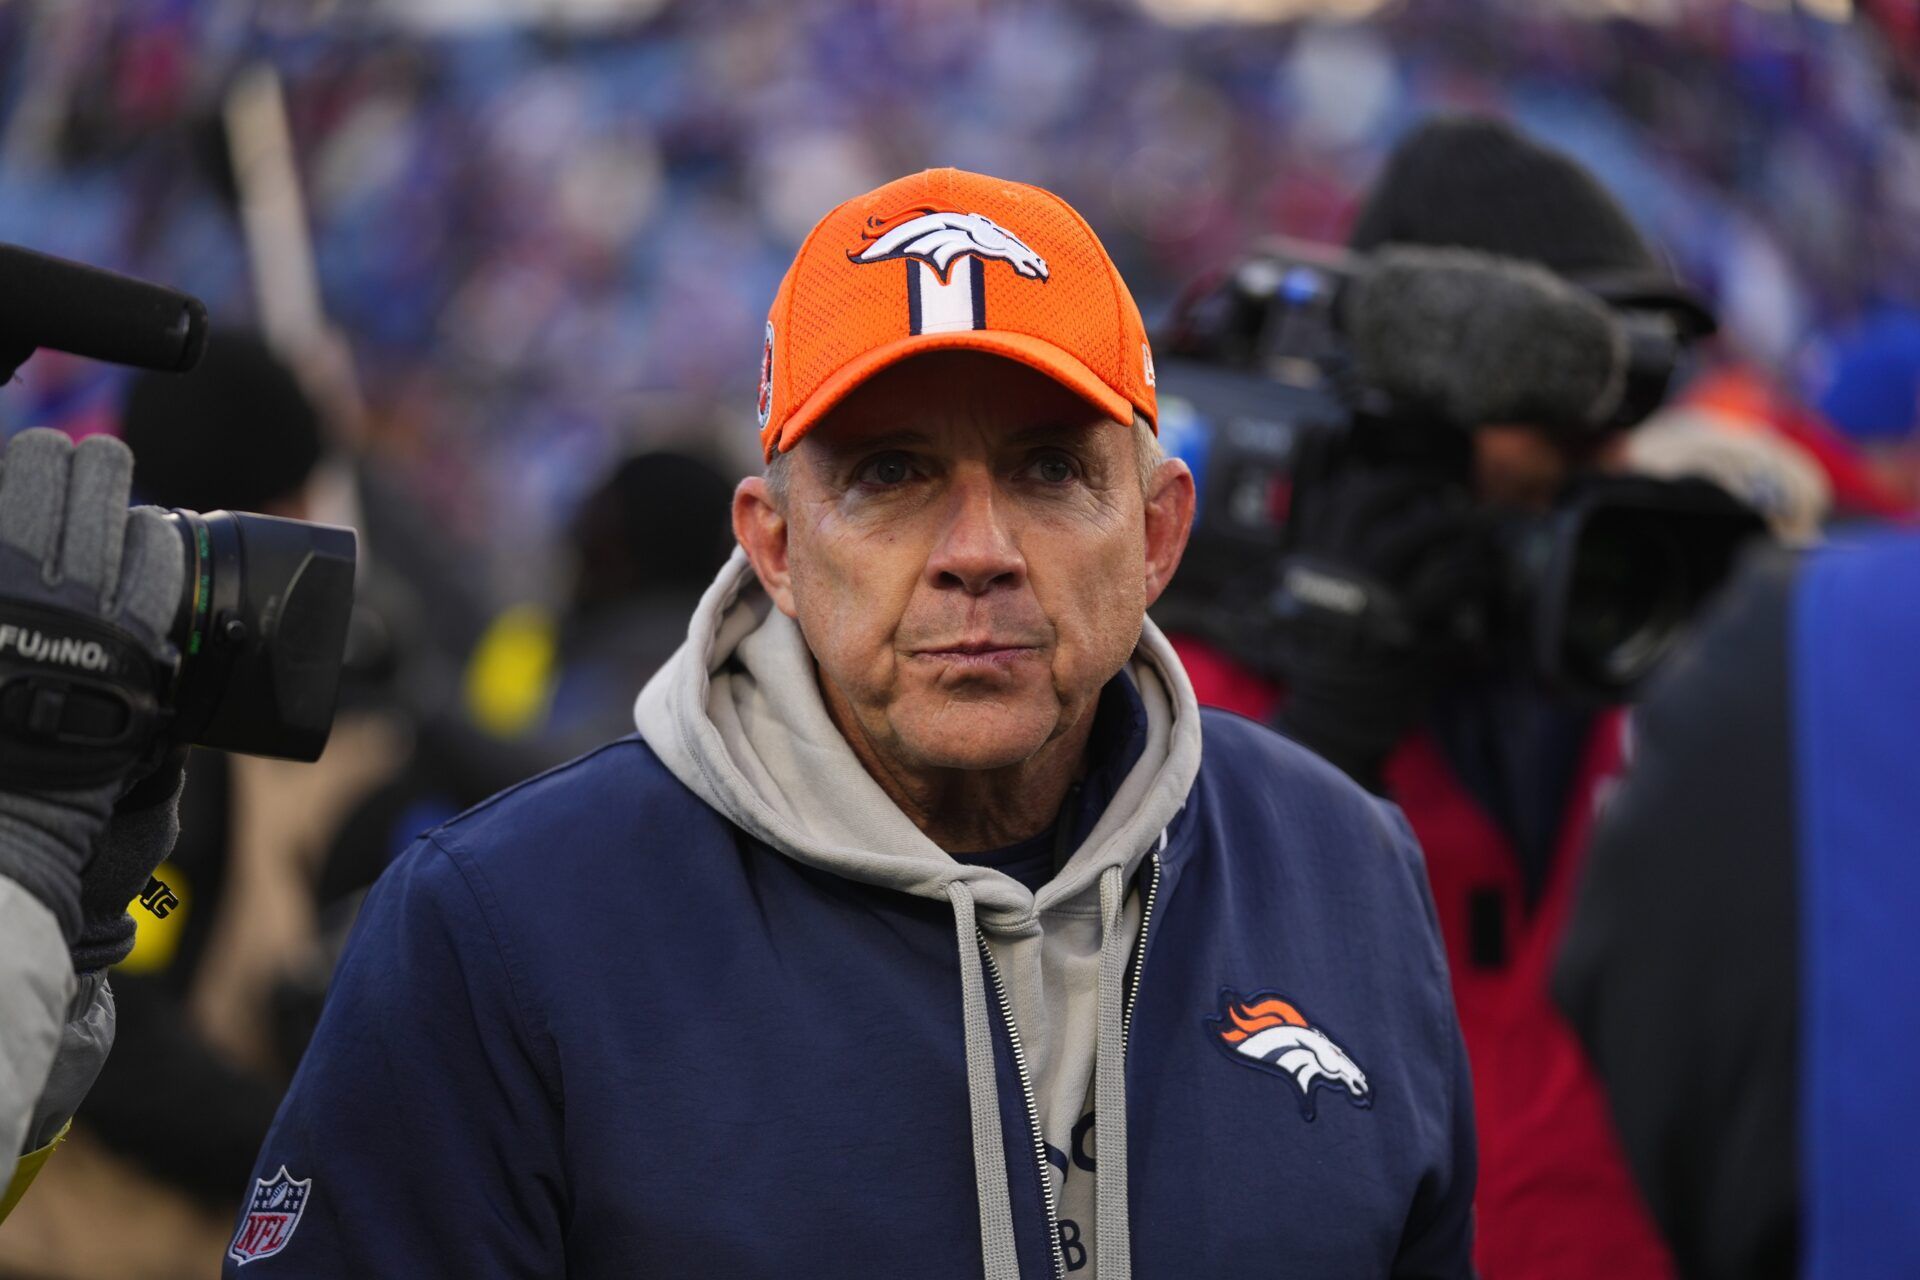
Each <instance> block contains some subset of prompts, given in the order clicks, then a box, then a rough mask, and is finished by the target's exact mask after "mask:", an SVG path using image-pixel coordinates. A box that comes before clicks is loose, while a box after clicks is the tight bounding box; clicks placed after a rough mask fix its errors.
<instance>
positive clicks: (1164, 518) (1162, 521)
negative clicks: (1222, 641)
mask: <svg viewBox="0 0 1920 1280" xmlns="http://www.w3.org/2000/svg"><path fill="white" fill-rule="evenodd" d="M1193 502H1194V496H1193V473H1192V472H1191V471H1189V470H1187V464H1186V463H1184V462H1182V461H1180V459H1178V458H1168V459H1167V460H1166V461H1164V462H1162V463H1161V464H1160V465H1159V466H1158V467H1156V468H1155V469H1154V472H1153V487H1152V488H1151V489H1150V490H1149V491H1148V493H1147V606H1148V607H1149V608H1151V607H1152V606H1153V603H1154V601H1156V600H1158V599H1159V598H1160V593H1161V592H1162V591H1165V590H1166V589H1167V584H1168V583H1169V582H1171V581H1173V571H1174V570H1175V569H1178V568H1179V567H1180V557H1181V555H1182V554H1184V553H1185V551H1186V549H1187V534H1188V533H1190V532H1192V530H1193Z"/></svg>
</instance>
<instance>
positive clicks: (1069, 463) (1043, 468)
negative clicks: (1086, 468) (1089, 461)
mask: <svg viewBox="0 0 1920 1280" xmlns="http://www.w3.org/2000/svg"><path fill="white" fill-rule="evenodd" d="M1027 469H1028V471H1029V472H1030V473H1031V474H1032V475H1033V477H1034V478H1035V479H1036V480H1039V481H1040V482H1041V483H1042V484H1066V483H1067V482H1068V481H1070V480H1072V479H1074V478H1075V477H1076V476H1078V475H1079V474H1080V468H1079V467H1078V466H1077V465H1075V463H1074V461H1073V459H1072V458H1069V457H1068V456H1067V455H1066V454H1064V453H1043V454H1041V455H1040V456H1039V457H1037V458H1035V459H1034V460H1033V461H1032V463H1030V464H1029V465H1028V468H1027Z"/></svg>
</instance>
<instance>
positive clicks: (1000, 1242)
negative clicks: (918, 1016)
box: [947, 880, 1020, 1280]
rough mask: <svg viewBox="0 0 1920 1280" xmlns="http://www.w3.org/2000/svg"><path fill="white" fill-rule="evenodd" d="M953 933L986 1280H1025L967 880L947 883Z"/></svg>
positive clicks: (983, 974) (983, 972) (982, 970)
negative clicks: (956, 946)
mask: <svg viewBox="0 0 1920 1280" xmlns="http://www.w3.org/2000/svg"><path fill="white" fill-rule="evenodd" d="M947 897H948V899H949V900H951V901H952V903H953V932H954V938H955V941H957V942H958V943H959V946H960V1005H961V1011H962V1014H961V1016H962V1019H963V1025H964V1027H965V1028H966V1042H967V1106H968V1108H969V1109H970V1110H971V1111H972V1113H973V1184H974V1188H975V1190H976V1191H977V1192H978V1193H979V1196H980V1249H981V1252H982V1253H983V1254H984V1255H985V1256H986V1271H985V1276H986V1280H1020V1251H1019V1247H1018V1244H1017V1242H1016V1241H1015V1240H1014V1235H1013V1204H1012V1202H1011V1201H1010V1200H1009V1199H1008V1195H1007V1152H1006V1147H1005V1146H1004V1145H1003V1143H1002V1139H1001V1136H1000V1081H999V1074H998V1072H996V1071H995V1070H994V1065H993V1025H992V1023H991V1021H990V1018H991V1015H990V1014H989V1013H988V1009H987V976H986V970H985V968H984V967H983V966H982V964H981V960H980V932H979V929H978V927H977V926H976V925H975V923H974V913H973V891H972V890H971V889H969V888H968V887H967V886H966V884H965V882H963V881H959V880H955V881H952V882H951V883H949V884H948V885H947Z"/></svg>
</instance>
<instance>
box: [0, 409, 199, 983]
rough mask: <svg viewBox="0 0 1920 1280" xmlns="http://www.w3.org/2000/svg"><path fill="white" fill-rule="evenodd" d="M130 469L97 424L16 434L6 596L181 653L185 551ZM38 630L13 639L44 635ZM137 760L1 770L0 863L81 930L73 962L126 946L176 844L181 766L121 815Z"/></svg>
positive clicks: (1, 506)
mask: <svg viewBox="0 0 1920 1280" xmlns="http://www.w3.org/2000/svg"><path fill="white" fill-rule="evenodd" d="M132 482H133V455H132V453H130V452H129V451H128V449H127V447H126V446H125V445H123V444H121V443H120V442H119V441H118V440H113V439H109V438H107V437H105V436H94V437H90V438H89V439H87V440H85V441H83V442H81V443H80V444H79V445H78V446H75V445H74V444H73V442H72V441H70V440H68V439H67V437H66V436H64V435H61V434H60V433H59V432H56V431H44V430H35V431H26V432H22V433H21V434H20V435H19V436H18V437H16V438H15V439H14V440H13V442H12V443H11V444H9V445H8V446H7V449H6V452H5V455H4V456H3V457H0V598H4V599H5V600H7V601H9V602H11V603H15V604H24V605H28V606H32V607H36V608H39V609H42V610H46V611H48V612H47V613H46V614H45V615H44V616H46V617H49V618H53V619H57V618H58V617H59V616H60V615H61V614H62V613H65V614H73V615H79V616H81V617H83V618H90V619H94V620H97V621H99V622H104V623H107V624H110V625H111V626H112V627H114V628H117V629H118V630H119V631H121V632H124V633H125V634H126V635H128V636H130V637H132V639H133V641H134V642H135V643H137V644H138V645H139V646H140V648H142V649H144V650H145V651H146V653H147V654H148V655H149V656H150V657H152V658H153V659H155V660H156V661H159V662H162V663H168V662H171V661H173V660H174V659H175V658H176V656H177V655H176V654H175V653H174V650H173V646H172V645H171V644H170V643H169V642H168V640H167V630H168V628H169V627H170V626H171V625H172V621H173V615H174V612H175V610H176V609H177V608H178V606H179V600H180V591H181V586H182V583H183V580H184V578H185V574H186V563H185V561H186V557H185V551H184V549H183V548H182V546H181V543H180V538H179V536H178V535H177V534H176V533H175V532H174V531H173V530H172V529H171V528H170V527H168V525H167V524H166V521H165V519H164V517H163V516H162V515H161V513H160V512H159V511H158V510H156V509H155V508H152V507H140V508H135V509H133V510H129V509H128V507H127V496H128V493H129V491H130V489H131V486H132ZM46 625H47V626H48V628H49V631H51V629H52V628H53V627H55V626H56V625H57V623H56V622H49V623H47V624H46ZM35 636H36V638H35V639H32V640H29V639H28V638H27V637H26V635H25V633H24V632H22V633H19V634H17V635H16V636H15V637H14V639H15V641H16V642H17V643H19V644H21V645H25V644H28V643H34V644H39V643H42V642H41V641H40V640H39V639H38V638H37V636H38V632H35ZM132 767H133V766H131V765H129V766H127V767H126V768H125V769H123V771H122V772H121V773H120V774H119V775H118V776H113V777H106V778H102V779H99V780H94V781H89V782H88V783H87V784H86V785H70V786H52V785H45V784H43V783H38V782H29V781H27V780H25V779H22V778H20V777H15V776H7V777H0V875H3V876H6V877H8V878H9V879H11V880H14V881H15V882H17V883H18V884H20V885H21V886H22V887H24V888H25V889H27V890H28V891H29V892H31V893H32V894H33V895H34V896H35V897H37V898H39V900H40V901H41V902H43V903H45V904H46V906H47V909H48V910H49V911H51V912H52V913H53V915H54V918H55V920H56V921H58V922H59V925H60V930H61V932H62V934H63V935H64V936H65V937H66V939H67V941H68V943H69V945H70V946H79V945H80V944H82V943H83V942H84V944H85V946H86V950H85V952H84V953H81V952H78V951H76V954H75V971H76V972H81V973H84V972H88V971H89V970H90V969H95V968H102V967H104V966H105V965H108V964H112V963H114V962H115V961H117V960H119V959H121V958H122V957H124V956H125V955H126V953H127V950H128V949H129V948H130V947H131V945H132V933H133V922H132V921H131V920H130V919H128V918H127V916H126V909H127V904H128V902H129V901H130V900H131V899H132V898H134V897H135V896H136V895H138V894H139V893H140V891H141V890H142V889H143V888H144V887H145V885H146V880H147V876H148V874H150V873H151V872H152V870H153V868H154V867H155V866H156V865H158V864H159V862H160V860H161V859H162V858H164V857H165V856H166V855H167V853H168V851H169V850H170V849H171V848H172V843H173V841H172V838H171V836H172V831H173V825H171V824H173V823H174V820H173V818H172V810H173V800H174V798H175V797H177V795H178V793H179V771H178V766H177V765H176V766H175V767H174V769H173V770H172V774H171V776H170V778H169V777H168V776H166V774H167V771H166V770H165V769H163V770H161V771H160V772H159V774H157V775H156V777H155V779H154V780H153V781H152V783H151V785H150V786H143V787H142V788H140V789H139V794H138V795H137V796H134V795H128V796H127V797H126V800H127V802H128V803H129V805H130V807H129V808H128V810H127V812H126V815H125V816H124V818H116V816H115V806H116V802H119V801H121V800H122V796H123V793H124V792H126V791H127V787H128V781H129V779H128V776H127V774H128V772H130V770H131V768H132ZM156 792H158V793H162V794H160V795H159V796H158V797H157V798H156V794H155V793H156ZM116 899H117V901H116Z"/></svg>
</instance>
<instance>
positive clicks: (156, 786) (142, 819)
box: [73, 747, 187, 973]
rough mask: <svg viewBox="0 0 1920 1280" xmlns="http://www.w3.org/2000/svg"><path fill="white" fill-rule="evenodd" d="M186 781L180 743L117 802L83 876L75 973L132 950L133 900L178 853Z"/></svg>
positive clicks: (116, 960)
mask: <svg viewBox="0 0 1920 1280" xmlns="http://www.w3.org/2000/svg"><path fill="white" fill-rule="evenodd" d="M186 783H187V749H186V748H185V747H176V748H174V749H173V750H172V751H170V752H168V753H167V757H166V759H165V760H163V761H162V762H161V763H160V766H159V767H158V768H157V769H155V770H154V771H153V772H152V773H150V774H148V775H147V776H146V777H144V778H141V779H140V780H139V781H137V782H135V783H134V784H133V786H132V787H131V788H129V789H128V791H127V794H125V795H124V796H121V797H120V799H119V800H118V801H117V802H116V803H115V804H114V806H113V817H112V818H111V819H110V820H109V821H108V823H107V829H106V831H105V833H104V834H102V835H101V837H100V841H99V843H98V844H97V845H95V847H94V855H93V860H92V861H91V862H89V863H88V864H87V869H86V871H85V872H83V873H82V874H81V877H80V915H81V919H80V937H79V939H78V940H77V941H76V942H75V943H74V944H73V971H74V972H75V973H90V972H92V971H93V970H95V969H106V968H110V967H111V966H113V965H116V964H119V963H120V962H121V961H122V960H124V959H126V958H127V953H128V952H130V951H132V950H133V916H132V915H131V914H129V912H128V904H129V903H131V902H132V901H133V900H134V899H135V898H137V897H139V896H141V894H142V893H144V892H145V891H146V888H147V882H148V881H149V880H150V879H152V877H153V869H154V868H155V867H157V866H159V865H160V864H161V863H162V862H165V861H166V859H167V855H168V854H170V853H172V852H173V842H174V841H175V840H177V839H179V837H180V792H181V789H182V788H184V787H185V786H186Z"/></svg>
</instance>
